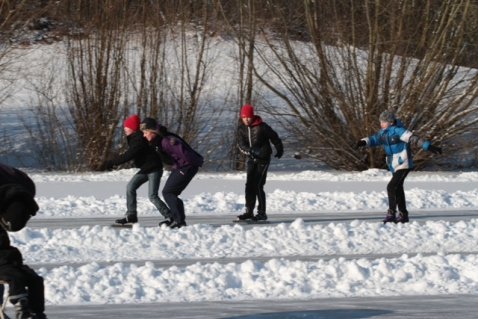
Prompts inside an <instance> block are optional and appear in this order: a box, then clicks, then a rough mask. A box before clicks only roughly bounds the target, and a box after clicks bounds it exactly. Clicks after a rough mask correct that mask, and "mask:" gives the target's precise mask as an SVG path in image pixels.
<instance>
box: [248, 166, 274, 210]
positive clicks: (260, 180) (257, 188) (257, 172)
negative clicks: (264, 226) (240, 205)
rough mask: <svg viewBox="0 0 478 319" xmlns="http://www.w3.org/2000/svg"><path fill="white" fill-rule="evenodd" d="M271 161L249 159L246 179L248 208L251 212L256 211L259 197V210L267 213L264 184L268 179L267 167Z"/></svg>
mask: <svg viewBox="0 0 478 319" xmlns="http://www.w3.org/2000/svg"><path fill="white" fill-rule="evenodd" d="M268 168H269V163H263V162H262V163H261V162H259V161H254V160H249V161H248V162H247V179H246V210H247V211H248V212H250V213H252V212H253V211H254V207H255V206H256V199H257V204H258V205H257V212H258V213H263V214H265V213H266V193H265V192H264V185H265V184H266V179H267V169H268Z"/></svg>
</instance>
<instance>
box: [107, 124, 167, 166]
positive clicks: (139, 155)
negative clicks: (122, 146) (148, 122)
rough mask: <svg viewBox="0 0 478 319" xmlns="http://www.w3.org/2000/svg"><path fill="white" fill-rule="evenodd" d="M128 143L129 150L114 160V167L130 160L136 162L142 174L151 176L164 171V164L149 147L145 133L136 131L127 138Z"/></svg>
mask: <svg viewBox="0 0 478 319" xmlns="http://www.w3.org/2000/svg"><path fill="white" fill-rule="evenodd" d="M126 140H127V141H128V146H129V148H128V150H126V152H124V153H123V154H121V155H120V156H118V157H117V158H115V159H113V160H112V162H113V164H114V165H120V164H123V163H126V162H128V161H130V160H134V165H135V166H136V167H137V168H139V169H140V171H139V172H140V173H143V174H150V173H154V172H157V171H159V170H161V169H163V163H162V162H161V158H160V157H159V155H158V153H156V151H155V150H154V149H153V148H152V147H151V146H149V144H148V140H147V139H146V138H144V136H143V132H141V131H140V130H137V131H135V132H134V133H133V134H131V135H128V136H127V137H126Z"/></svg>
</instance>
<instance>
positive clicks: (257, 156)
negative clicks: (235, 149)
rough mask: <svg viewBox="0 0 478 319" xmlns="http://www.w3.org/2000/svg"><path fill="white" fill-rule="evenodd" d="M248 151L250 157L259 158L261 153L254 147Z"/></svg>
mask: <svg viewBox="0 0 478 319" xmlns="http://www.w3.org/2000/svg"><path fill="white" fill-rule="evenodd" d="M249 153H250V154H251V157H252V158H259V157H260V155H261V151H259V150H256V149H254V148H251V150H250V151H249Z"/></svg>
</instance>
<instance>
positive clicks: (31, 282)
mask: <svg viewBox="0 0 478 319" xmlns="http://www.w3.org/2000/svg"><path fill="white" fill-rule="evenodd" d="M0 280H4V281H6V282H8V287H9V291H8V293H9V294H10V301H11V302H12V303H13V302H14V301H16V300H18V298H16V296H21V295H25V294H28V302H29V304H30V310H31V311H32V312H33V313H35V314H42V313H43V312H44V311H45V288H44V285H43V277H41V276H39V275H37V273H36V272H35V271H34V270H33V269H31V268H30V267H28V266H27V265H23V266H21V267H18V266H13V265H3V266H0ZM27 288H28V290H27Z"/></svg>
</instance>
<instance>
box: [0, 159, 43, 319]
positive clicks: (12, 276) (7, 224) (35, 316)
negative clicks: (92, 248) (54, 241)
mask: <svg viewBox="0 0 478 319" xmlns="http://www.w3.org/2000/svg"><path fill="white" fill-rule="evenodd" d="M35 192H36V189H35V184H34V183H33V181H32V180H31V179H30V177H28V175H27V174H25V173H24V172H22V171H20V170H18V169H16V168H13V167H11V166H8V165H4V164H0V225H1V226H2V227H0V280H3V281H6V282H7V283H8V287H9V300H10V302H11V303H12V304H13V306H14V309H15V313H16V318H17V319H26V318H31V319H46V315H45V314H44V311H45V292H44V289H45V288H44V283H43V277H41V276H39V275H38V274H37V273H36V272H35V271H34V270H33V269H31V268H30V267H28V266H27V265H25V264H23V256H22V254H21V252H20V251H19V250H18V248H16V247H13V246H11V244H10V238H9V236H8V233H7V231H8V232H16V231H19V230H21V229H23V228H24V227H25V226H26V224H27V222H28V220H29V219H30V217H31V216H35V215H36V213H37V211H38V209H39V208H38V204H37V203H36V201H35V199H34V196H35Z"/></svg>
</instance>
